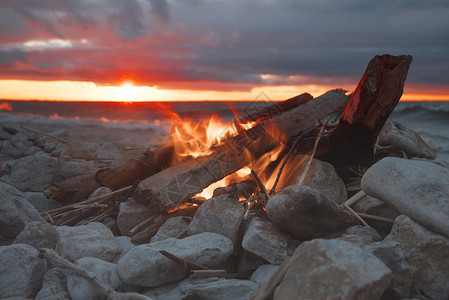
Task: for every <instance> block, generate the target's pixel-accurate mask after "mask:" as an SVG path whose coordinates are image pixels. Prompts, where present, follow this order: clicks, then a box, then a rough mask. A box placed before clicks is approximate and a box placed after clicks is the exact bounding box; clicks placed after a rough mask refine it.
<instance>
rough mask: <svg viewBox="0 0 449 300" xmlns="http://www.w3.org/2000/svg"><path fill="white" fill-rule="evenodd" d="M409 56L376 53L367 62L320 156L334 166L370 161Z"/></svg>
mask: <svg viewBox="0 0 449 300" xmlns="http://www.w3.org/2000/svg"><path fill="white" fill-rule="evenodd" d="M411 62H412V56H410V55H401V56H392V55H388V54H385V55H382V56H379V55H377V56H375V57H374V58H373V59H372V60H371V61H370V62H369V64H368V67H367V68H366V71H365V74H363V77H362V78H361V79H360V82H359V84H358V85H357V88H356V89H355V91H354V93H353V95H352V97H351V100H350V102H349V104H348V106H347V107H346V109H345V111H344V113H343V115H342V116H341V118H340V122H339V124H338V127H337V128H336V129H335V131H334V132H333V133H332V134H331V135H330V137H329V139H328V141H327V143H323V146H322V150H324V152H325V153H326V154H325V155H321V157H320V158H322V159H324V160H327V161H329V162H331V163H332V164H333V165H334V166H348V165H363V166H369V165H371V164H372V163H373V158H374V144H375V142H376V139H377V136H378V135H379V133H380V130H381V129H382V127H383V126H384V124H385V121H386V120H387V119H388V117H389V115H390V114H391V112H392V111H393V109H394V108H395V107H396V105H397V103H398V102H399V99H400V98H401V96H402V91H403V88H404V82H405V79H406V77H407V73H408V69H409V67H410V64H411Z"/></svg>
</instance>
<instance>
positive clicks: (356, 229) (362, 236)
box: [327, 225, 382, 247]
mask: <svg viewBox="0 0 449 300" xmlns="http://www.w3.org/2000/svg"><path fill="white" fill-rule="evenodd" d="M332 237H334V238H336V239H338V240H342V241H346V242H350V243H353V244H355V245H357V246H359V247H361V246H363V245H367V244H370V243H373V242H378V241H380V240H381V239H382V238H381V236H380V235H379V234H378V233H377V231H376V230H375V229H374V228H371V227H368V226H363V225H356V226H351V227H348V228H346V229H345V230H343V231H342V232H339V233H338V234H335V235H332ZM327 238H329V237H327Z"/></svg>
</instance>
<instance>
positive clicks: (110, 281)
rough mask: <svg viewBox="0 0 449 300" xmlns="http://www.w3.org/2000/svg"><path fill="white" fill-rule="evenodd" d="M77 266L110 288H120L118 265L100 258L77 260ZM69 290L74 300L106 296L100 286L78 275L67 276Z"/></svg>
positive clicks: (87, 299)
mask: <svg viewBox="0 0 449 300" xmlns="http://www.w3.org/2000/svg"><path fill="white" fill-rule="evenodd" d="M75 265H77V266H78V267H80V268H83V269H84V270H86V271H87V272H88V273H89V274H90V275H92V276H95V277H97V278H98V279H100V281H102V282H103V283H104V284H105V286H107V287H109V288H112V289H116V288H117V287H119V286H120V283H121V281H120V277H119V275H118V271H117V265H116V264H113V263H110V262H107V261H104V260H101V259H98V258H93V257H85V258H81V259H79V260H77V261H76V262H75ZM67 290H68V292H69V294H70V297H72V300H93V299H98V298H100V297H102V296H104V292H103V291H102V290H101V289H100V288H99V287H98V286H96V285H94V284H93V283H92V282H90V281H88V280H86V279H84V278H82V277H80V276H78V275H68V276H67Z"/></svg>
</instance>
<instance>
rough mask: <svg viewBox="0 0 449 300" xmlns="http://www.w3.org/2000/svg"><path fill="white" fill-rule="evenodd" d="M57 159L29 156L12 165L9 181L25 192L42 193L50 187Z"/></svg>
mask: <svg viewBox="0 0 449 300" xmlns="http://www.w3.org/2000/svg"><path fill="white" fill-rule="evenodd" d="M57 160H58V159H57V158H55V157H50V156H48V155H35V156H27V157H24V158H21V159H18V160H16V161H15V162H14V163H13V164H12V169H11V173H10V174H9V177H8V180H9V181H11V182H12V183H14V184H15V187H16V188H17V189H19V190H21V191H24V192H29V191H31V192H42V191H43V190H44V189H45V188H46V187H48V186H49V185H50V182H51V180H52V177H53V173H54V171H55V168H56V164H57Z"/></svg>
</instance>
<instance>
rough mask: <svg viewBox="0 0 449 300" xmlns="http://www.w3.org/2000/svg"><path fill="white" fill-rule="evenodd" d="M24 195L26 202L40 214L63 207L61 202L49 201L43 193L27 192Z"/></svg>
mask: <svg viewBox="0 0 449 300" xmlns="http://www.w3.org/2000/svg"><path fill="white" fill-rule="evenodd" d="M23 195H24V198H25V200H26V201H28V202H29V203H31V205H33V206H34V207H35V208H36V209H37V211H38V212H43V211H49V210H51V209H55V208H58V207H61V206H62V204H61V202H58V201H56V200H54V199H48V198H47V197H45V195H44V194H43V193H42V192H25V193H23Z"/></svg>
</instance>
